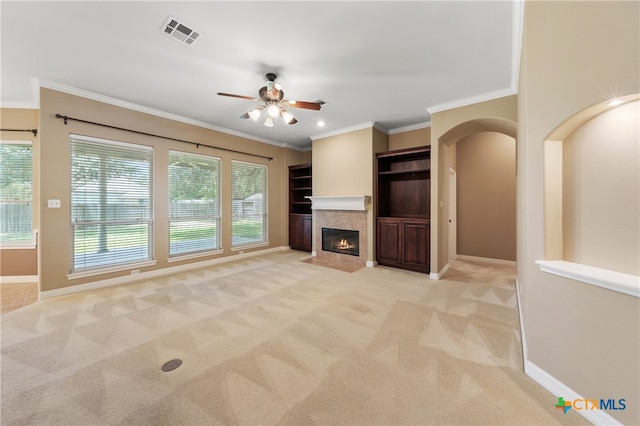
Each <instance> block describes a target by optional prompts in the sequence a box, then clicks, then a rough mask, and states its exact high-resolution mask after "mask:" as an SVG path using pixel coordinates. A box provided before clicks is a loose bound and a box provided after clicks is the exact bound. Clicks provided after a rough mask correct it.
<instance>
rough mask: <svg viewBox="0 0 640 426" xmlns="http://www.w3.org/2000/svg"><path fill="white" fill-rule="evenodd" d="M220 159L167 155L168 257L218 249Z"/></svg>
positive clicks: (189, 155) (175, 154)
mask: <svg viewBox="0 0 640 426" xmlns="http://www.w3.org/2000/svg"><path fill="white" fill-rule="evenodd" d="M219 182H220V159H218V158H213V157H206V156H202V155H195V154H187V153H182V152H174V151H170V152H169V255H170V256H176V255H184V254H188V253H195V252H202V251H207V250H214V249H218V248H220V196H219V194H220V186H219Z"/></svg>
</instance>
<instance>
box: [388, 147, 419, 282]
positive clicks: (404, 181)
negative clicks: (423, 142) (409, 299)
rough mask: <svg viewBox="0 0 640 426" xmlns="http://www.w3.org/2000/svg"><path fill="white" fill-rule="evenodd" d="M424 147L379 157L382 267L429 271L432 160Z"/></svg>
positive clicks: (391, 152)
mask: <svg viewBox="0 0 640 426" xmlns="http://www.w3.org/2000/svg"><path fill="white" fill-rule="evenodd" d="M430 153H431V151H430V148H429V147H421V148H413V149H405V150H398V151H390V152H384V153H378V154H377V155H376V259H377V261H378V264H380V265H386V266H393V267H397V268H403V269H409V270H413V271H419V272H427V273H428V272H429V271H430V268H429V263H430V262H429V257H430V240H431V238H430V207H431V202H430V201H431V162H430V161H431V158H430Z"/></svg>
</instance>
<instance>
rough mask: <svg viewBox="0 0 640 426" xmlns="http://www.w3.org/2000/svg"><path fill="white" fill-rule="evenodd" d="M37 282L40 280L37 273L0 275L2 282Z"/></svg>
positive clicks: (0, 281)
mask: <svg viewBox="0 0 640 426" xmlns="http://www.w3.org/2000/svg"><path fill="white" fill-rule="evenodd" d="M37 282H38V276H37V275H13V276H5V277H0V283H1V284H11V283H37Z"/></svg>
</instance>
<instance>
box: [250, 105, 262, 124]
mask: <svg viewBox="0 0 640 426" xmlns="http://www.w3.org/2000/svg"><path fill="white" fill-rule="evenodd" d="M249 117H251V118H253V121H258V118H260V110H259V109H258V108H254V109H252V110H251V111H249Z"/></svg>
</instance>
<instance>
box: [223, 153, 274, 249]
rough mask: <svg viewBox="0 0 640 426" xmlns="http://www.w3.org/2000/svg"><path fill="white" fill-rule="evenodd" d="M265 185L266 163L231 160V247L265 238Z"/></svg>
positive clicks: (253, 242)
mask: <svg viewBox="0 0 640 426" xmlns="http://www.w3.org/2000/svg"><path fill="white" fill-rule="evenodd" d="M266 184H267V168H266V166H262V165H259V164H251V163H244V162H241V161H232V162H231V187H232V192H233V195H232V197H233V201H232V203H233V204H232V209H231V212H232V219H231V245H232V246H239V245H244V244H255V243H261V242H265V241H266V234H267V233H266V223H267V221H266V218H267V209H266V196H267V194H266V187H267V185H266Z"/></svg>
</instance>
